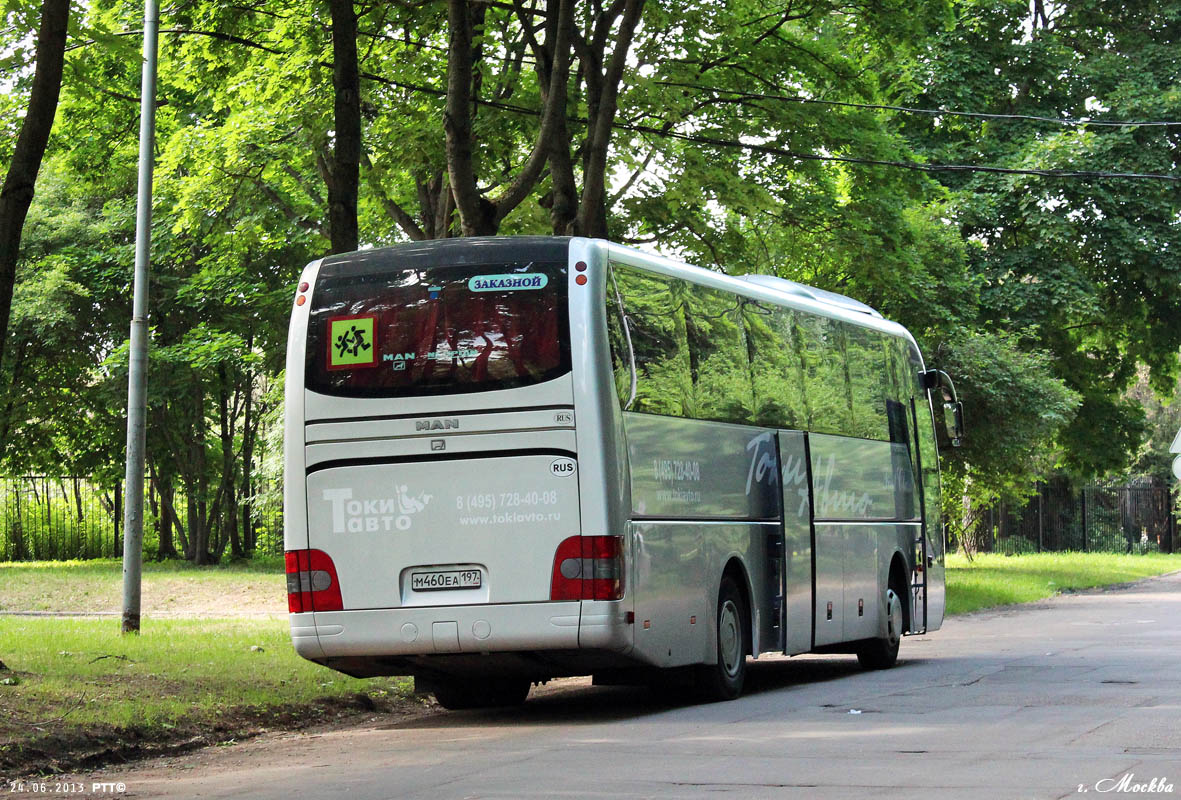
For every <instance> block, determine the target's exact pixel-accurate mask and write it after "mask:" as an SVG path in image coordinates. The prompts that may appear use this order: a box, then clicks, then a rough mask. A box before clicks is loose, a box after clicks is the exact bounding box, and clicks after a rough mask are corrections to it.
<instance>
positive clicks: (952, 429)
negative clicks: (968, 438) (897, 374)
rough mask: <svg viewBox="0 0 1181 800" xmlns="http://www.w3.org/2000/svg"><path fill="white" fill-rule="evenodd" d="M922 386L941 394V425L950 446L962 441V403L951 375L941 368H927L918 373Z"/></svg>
mask: <svg viewBox="0 0 1181 800" xmlns="http://www.w3.org/2000/svg"><path fill="white" fill-rule="evenodd" d="M919 375H920V377H921V378H922V384H923V387H924V388H925V389H926V390H927V391H928V392H933V391H935V390H936V389H938V390H939V393H940V394H942V395H943V427H944V428H945V429H946V430H947V438H948V439H950V440H951V446H952V447H959V446H960V445H961V444H963V443H964V441H963V440H964V404H963V403H961V402H960V398H959V395H958V394H956V391H955V384H954V383H953V382H952V380H951V376H950V375H948V374H947V373H946V372H944V371H943V370H941V369H929V370H925V371H924V372H920V373H919Z"/></svg>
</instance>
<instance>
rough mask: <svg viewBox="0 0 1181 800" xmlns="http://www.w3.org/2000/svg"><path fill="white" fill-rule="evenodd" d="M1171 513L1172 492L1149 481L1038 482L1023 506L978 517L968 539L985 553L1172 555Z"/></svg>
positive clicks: (1173, 514) (1174, 526)
mask: <svg viewBox="0 0 1181 800" xmlns="http://www.w3.org/2000/svg"><path fill="white" fill-rule="evenodd" d="M1175 509H1176V495H1175V492H1173V491H1172V490H1171V489H1170V488H1169V487H1167V486H1162V485H1158V484H1154V483H1149V482H1144V483H1128V484H1115V483H1108V484H1092V485H1089V486H1071V485H1070V484H1068V483H1065V482H1053V483H1041V484H1038V487H1037V492H1036V494H1034V495H1033V496H1032V497H1031V498H1030V500H1029V502H1028V503H1026V504H1025V505H1024V506H1022V507H1019V508H1014V507H1010V506H1008V505H1005V504H1001V505H999V506H997V507H995V508H990V509H988V510H987V511H985V512H984V513H983V514H981V516H980V518H979V519H978V521H977V523H976V527H975V530H974V531H973V532H972V537H973V540H974V543H975V546H976V549H977V550H979V551H980V552H985V553H987V552H998V553H1037V552H1043V551H1048V552H1053V551H1063V550H1076V551H1084V552H1087V551H1093V552H1105V553H1150V552H1151V553H1155V552H1160V553H1173V552H1176V550H1177V547H1178V545H1179V544H1181V543H1179V542H1178V541H1177V518H1176V512H1175Z"/></svg>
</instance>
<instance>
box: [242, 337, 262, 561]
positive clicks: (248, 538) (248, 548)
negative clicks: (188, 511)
mask: <svg viewBox="0 0 1181 800" xmlns="http://www.w3.org/2000/svg"><path fill="white" fill-rule="evenodd" d="M253 343H254V335H253V333H251V335H250V336H249V337H248V338H247V340H246V348H247V349H248V350H249V349H250V348H251V347H252V346H253ZM253 401H254V375H253V373H249V372H248V373H246V409H245V411H244V419H243V421H242V483H241V491H240V492H239V494H238V496H239V498H240V499H241V501H242V505H241V510H240V512H239V513H240V514H241V518H242V549H243V550H244V551H245V553H246V555H247V556H250V555H252V554H253V553H254V545H255V532H254V522H253V513H252V510H253V508H254V495H253V492H252V491H251V489H252V486H251V484H252V481H251V477H252V476H251V463H252V462H253V461H254V436H255V427H256V426H257V424H258V423H257V422H255V420H254V415H253V413H252V412H253V410H254V402H253Z"/></svg>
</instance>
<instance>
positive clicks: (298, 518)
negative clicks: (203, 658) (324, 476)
mask: <svg viewBox="0 0 1181 800" xmlns="http://www.w3.org/2000/svg"><path fill="white" fill-rule="evenodd" d="M320 263H321V262H320V261H313V262H312V263H310V264H308V265H307V266H306V267H304V268H303V272H302V273H300V276H299V282H300V284H303V283H307V284H308V285H309V287H310V288H309V289H308V293H307V295H306V296H308V297H310V296H311V294H310V293H311V291H312V289H313V288H314V287H315V284H316V273H317V272H318V271H319V269H320ZM309 307H310V304H306V305H302V306H301V305H296V303H295V300H294V299H293V300H292V303H291V325H290V327H289V328H288V330H287V363H286V373H285V378H284V387H283V388H284V406H283V428H284V435H283V472H284V476H285V480H284V481H283V549H284V550H302V549H304V548H306V547H307V546H308V518H307V506H306V505H305V503H304V489H303V455H304V453H303V448H304V422H305V421H306V420H307V416H306V409H305V408H304V404H303V399H304V388H303V384H304V346H305V343H306V342H307V337H308V311H309ZM293 624H294V623H293Z"/></svg>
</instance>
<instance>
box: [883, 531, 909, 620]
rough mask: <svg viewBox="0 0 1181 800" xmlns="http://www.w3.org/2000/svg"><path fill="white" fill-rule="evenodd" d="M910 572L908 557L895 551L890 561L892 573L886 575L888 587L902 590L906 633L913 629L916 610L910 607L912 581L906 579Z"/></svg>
mask: <svg viewBox="0 0 1181 800" xmlns="http://www.w3.org/2000/svg"><path fill="white" fill-rule="evenodd" d="M909 572H910V571H909V570H908V569H907V567H906V557H905V556H904V555H902V551H901V550H896V551H894V558H893V559H891V561H890V571H889V572H888V573H886V575H887V577H886V586H887V587H893V586H897V587H898V588H899V589H901V590H902V591H901V592H899V597H900V598H901V599H902V629H903V630H904V631H909V630H910V629H911V620H912V619H913V618H914V609H912V608H911V607H910V604H911V601H912V597H911V594H910V591H909V590H908V586H909V584H910V581H909V580H908V579H907V577H906V576H907V575H908V574H909ZM895 591H897V589H896V590H895Z"/></svg>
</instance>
